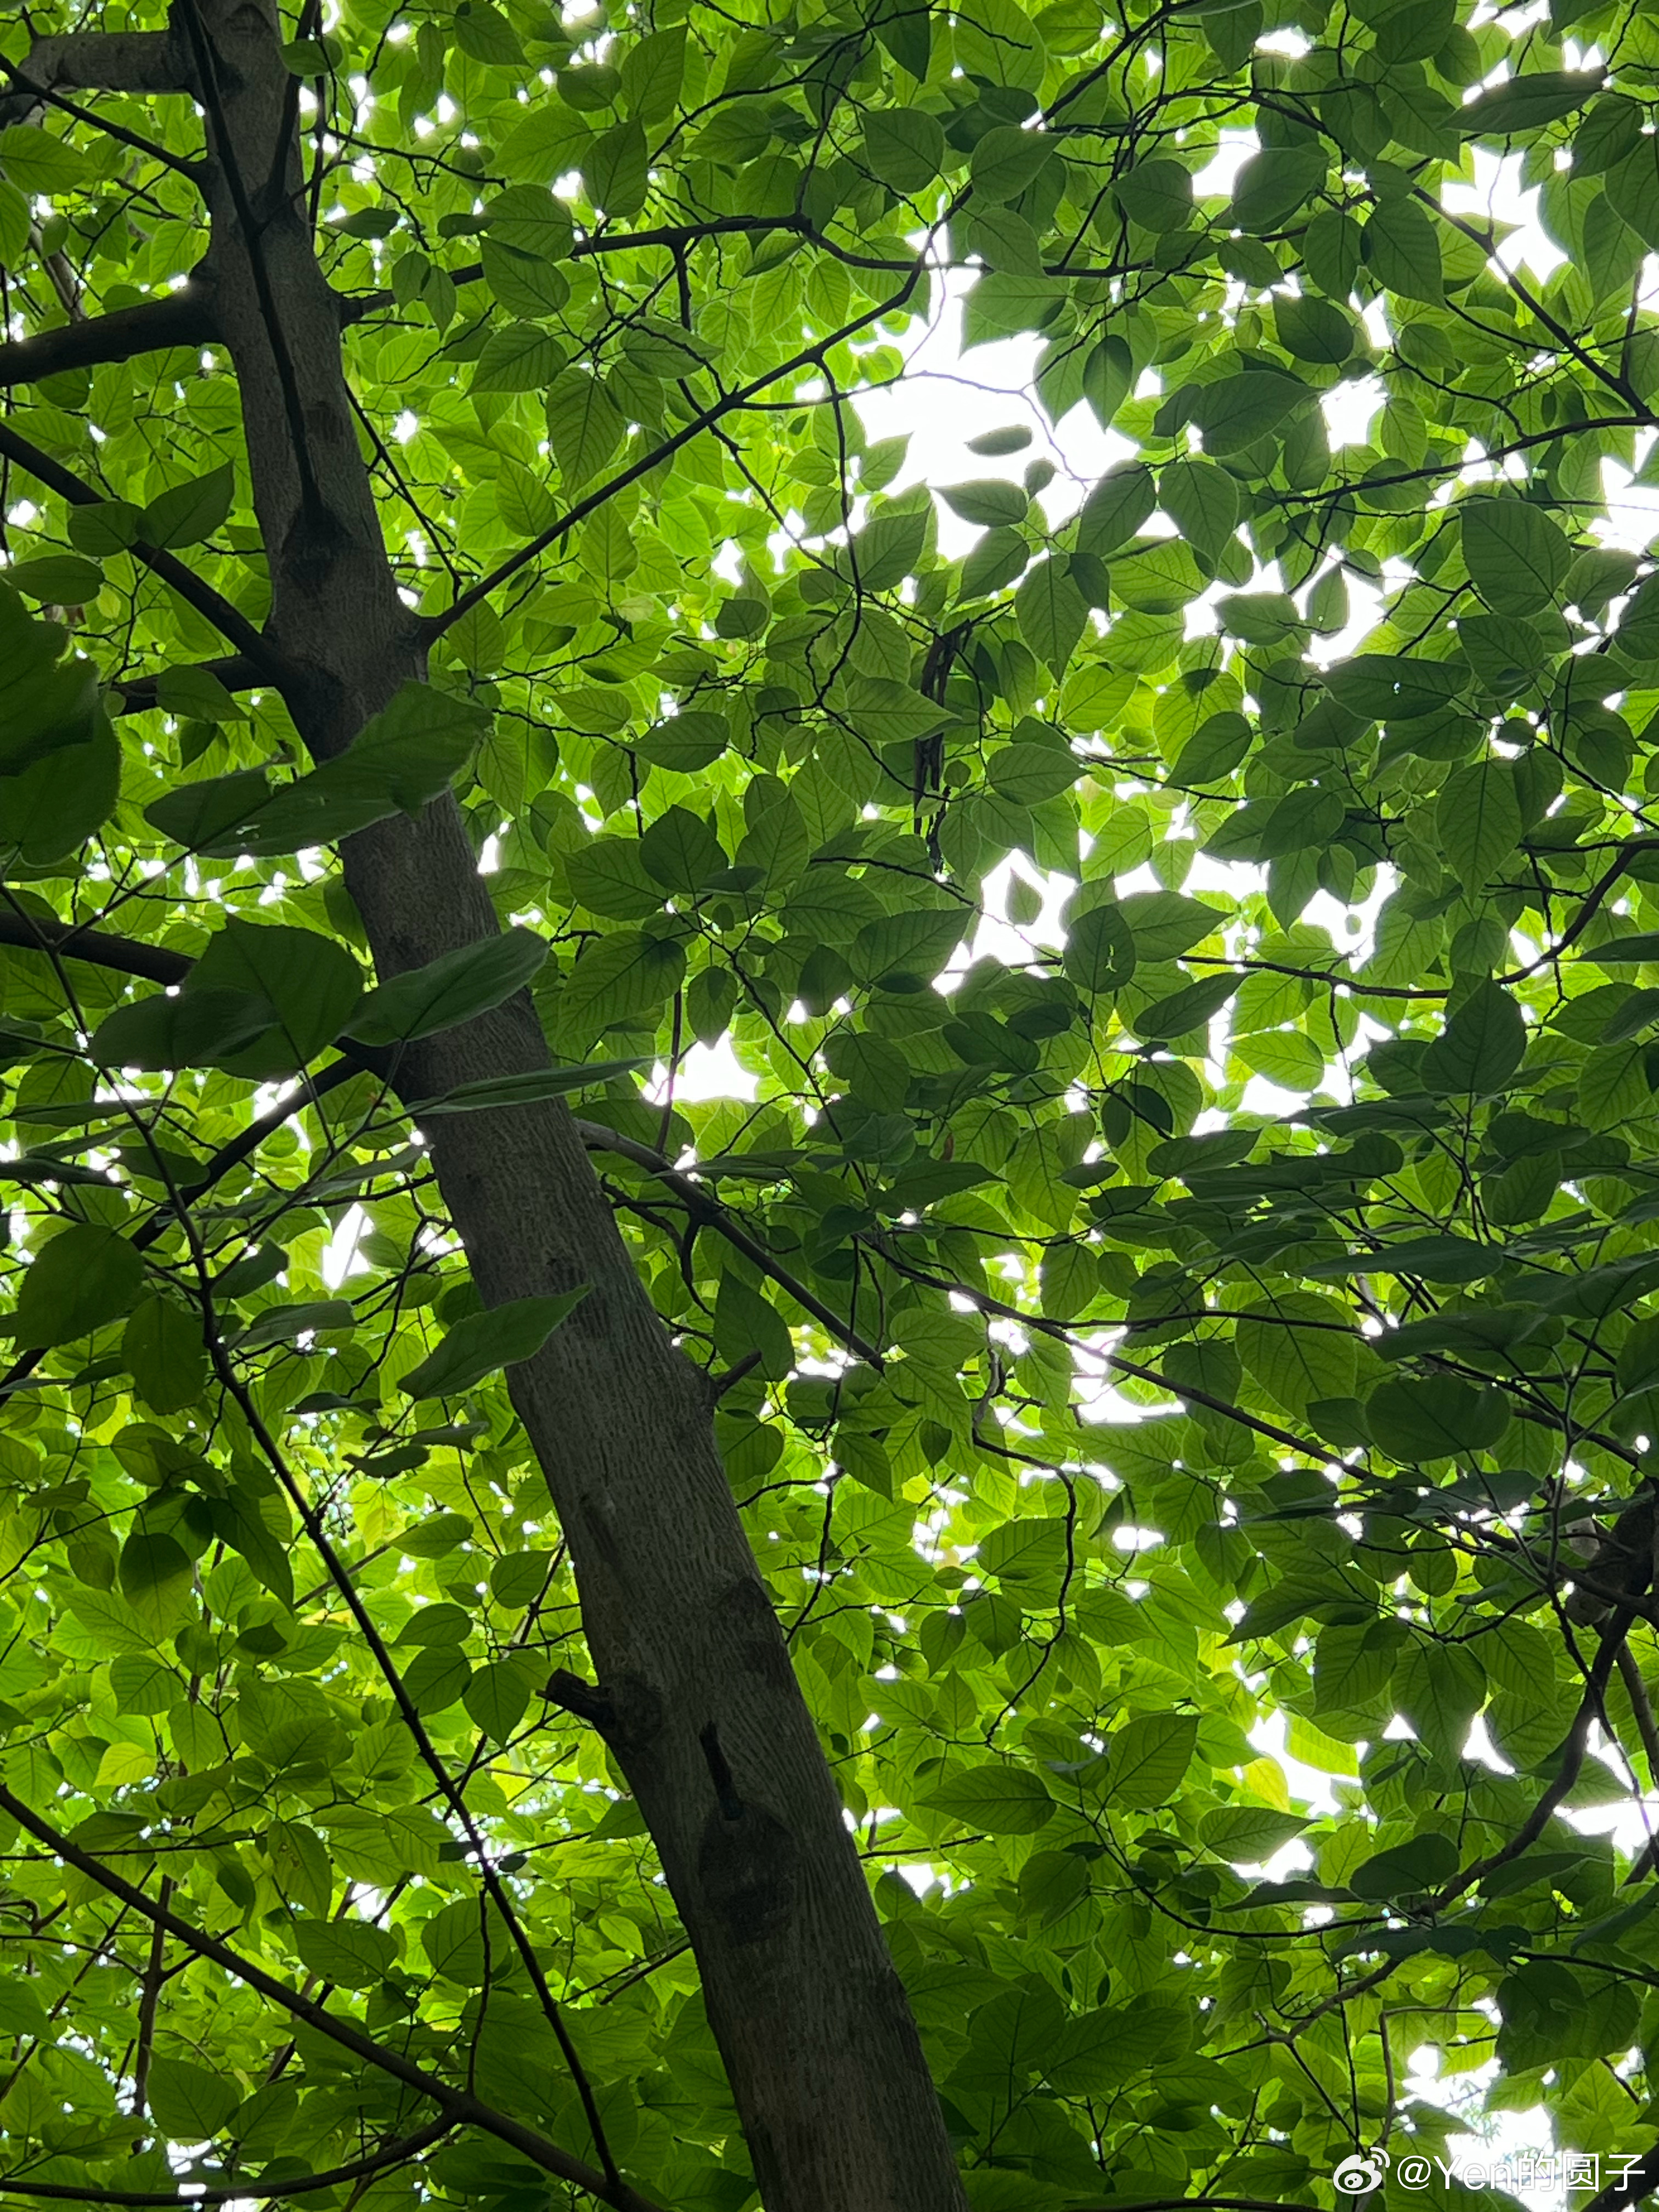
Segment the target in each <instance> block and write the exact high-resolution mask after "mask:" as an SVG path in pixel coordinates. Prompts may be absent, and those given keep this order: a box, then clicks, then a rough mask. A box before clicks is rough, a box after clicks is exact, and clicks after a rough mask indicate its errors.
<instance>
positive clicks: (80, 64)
mask: <svg viewBox="0 0 1659 2212" xmlns="http://www.w3.org/2000/svg"><path fill="white" fill-rule="evenodd" d="M0 66H3V68H4V70H5V73H6V75H7V76H9V78H10V80H11V82H12V85H13V87H14V88H15V92H16V94H17V96H18V98H19V99H21V100H29V101H31V102H32V103H33V105H34V106H39V105H40V101H41V100H42V99H43V98H44V97H45V96H46V94H49V93H52V92H54V91H57V90H58V89H59V88H61V87H65V86H66V87H67V88H69V90H70V91H71V92H130V93H136V94H144V93H155V92H188V91H189V90H190V88H191V83H190V70H189V68H188V65H187V64H186V63H185V55H184V52H183V49H182V47H181V46H180V44H179V40H178V38H177V37H176V36H175V34H174V33H173V32H172V31H170V30H167V31H70V32H66V33H64V34H63V35H62V36H61V37H58V38H49V39H37V40H35V41H34V44H33V46H31V47H30V48H29V51H28V58H27V60H26V61H24V62H23V63H22V64H21V66H19V65H14V64H12V63H9V62H7V63H4V64H0ZM6 107H7V103H6V102H5V101H0V123H9V122H12V121H14V120H15V117H14V116H12V115H11V114H9V113H8V112H6Z"/></svg>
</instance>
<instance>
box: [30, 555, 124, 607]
mask: <svg viewBox="0 0 1659 2212" xmlns="http://www.w3.org/2000/svg"><path fill="white" fill-rule="evenodd" d="M6 580H7V582H8V583H9V585H10V586H12V588H13V590H14V591H19V592H22V593H23V594H24V596H25V597H26V598H27V599H38V600H40V601H41V602H42V603H43V604H51V605H57V606H65V607H80V606H84V605H86V604H87V602H88V600H89V599H96V598H97V596H98V594H99V592H100V589H101V588H102V586H103V581H104V572H103V570H102V569H101V568H100V567H99V566H98V563H97V562H95V561H88V560H83V559H81V558H79V557H77V556H76V555H75V554H73V553H49V554H46V556H43V557H42V558H41V559H40V560H37V561H15V562H13V563H12V565H11V567H10V568H8V569H7V571H6Z"/></svg>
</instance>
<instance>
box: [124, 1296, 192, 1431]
mask: <svg viewBox="0 0 1659 2212" xmlns="http://www.w3.org/2000/svg"><path fill="white" fill-rule="evenodd" d="M121 1358H122V1360H123V1361H124V1363H125V1365H126V1366H127V1367H128V1368H129V1369H131V1373H132V1379H133V1383H134V1384H135V1386H136V1387H137V1392H138V1395H139V1396H140V1397H141V1398H142V1399H143V1401H144V1403H145V1404H146V1405H147V1406H148V1407H149V1409H150V1411H151V1412H152V1413H178V1412H179V1410H180V1408H181V1407H185V1406H188V1405H190V1404H191V1403H192V1402H193V1401H195V1399H196V1398H197V1397H198V1396H199V1395H200V1394H201V1390H202V1386H203V1384H204V1383H205V1382H206V1380H207V1352H206V1349H205V1347H204V1344H203V1341H202V1323H201V1319H200V1316H198V1315H197V1314H195V1313H193V1312H191V1310H189V1309H188V1308H186V1307H185V1306H181V1305H179V1304H177V1303H176V1302H175V1301H174V1300H173V1299H172V1298H169V1297H163V1296H162V1295H161V1293H160V1292H159V1291H152V1292H151V1293H150V1295H149V1297H146V1298H143V1299H141V1300H140V1301H139V1303H138V1304H137V1306H135V1307H134V1309H133V1311H132V1316H131V1319H130V1320H129V1321H128V1322H127V1326H126V1331H125V1334H124V1335H123V1337H122V1339H121Z"/></svg>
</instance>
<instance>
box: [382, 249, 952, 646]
mask: <svg viewBox="0 0 1659 2212" xmlns="http://www.w3.org/2000/svg"><path fill="white" fill-rule="evenodd" d="M924 268H925V264H923V262H922V261H921V258H920V257H918V258H917V261H916V264H915V268H914V269H913V270H911V272H910V274H909V276H907V277H906V279H905V281H904V282H903V283H902V284H901V285H900V286H899V288H898V289H897V290H896V292H894V293H893V294H892V295H890V297H889V298H888V299H885V300H884V301H881V302H880V303H879V305H878V306H875V307H870V308H868V309H866V311H865V312H864V313H861V314H859V315H856V316H854V319H853V320H852V321H851V322H847V323H843V324H842V325H841V327H840V329H839V330H835V331H829V332H827V333H826V334H825V336H824V337H821V338H817V339H815V340H814V341H813V343H811V345H808V346H803V347H801V349H799V352H797V353H793V354H792V355H791V356H790V357H789V359H788V360H787V361H782V362H778V363H777V364H776V365H775V367H774V368H769V369H765V370H763V372H762V373H761V374H760V375H758V376H757V377H753V378H751V379H750V381H749V382H748V383H747V384H744V385H739V386H738V389H737V390H736V391H735V392H724V393H722V394H721V396H720V398H719V399H718V400H717V401H716V402H715V404H714V405H713V406H712V407H705V408H702V409H701V410H699V411H698V412H697V413H696V415H694V416H692V417H691V420H690V422H685V423H683V424H682V425H681V427H680V428H678V430H676V431H675V433H674V435H672V437H670V438H665V439H664V440H663V441H662V443H661V444H660V445H659V446H653V447H652V449H651V451H650V452H649V453H643V454H641V457H640V459H638V460H636V461H635V462H633V463H632V464H631V465H629V467H627V468H625V469H623V470H622V471H620V472H619V473H618V474H617V475H616V476H614V477H611V481H610V482H609V483H605V484H601V485H600V487H599V489H598V490H597V491H594V492H590V493H589V494H588V495H587V497H586V499H580V500H578V501H576V503H575V505H574V507H571V508H570V509H569V510H568V513H564V514H562V515H561V516H560V518H559V520H557V521H556V522H552V523H550V524H549V525H548V526H547V528H546V529H545V530H543V531H538V532H537V534H536V536H535V537H534V538H531V539H529V541H528V542H527V543H526V544H523V545H521V546H520V548H519V550H518V551H517V552H516V553H510V554H509V555H508V556H507V559H506V560H505V561H503V562H500V563H499V564H498V566H497V567H495V568H492V569H491V570H490V572H489V574H488V575H487V576H485V577H483V578H482V579H481V580H480V581H479V582H477V583H476V584H474V585H473V586H472V588H471V591H468V592H462V593H461V595H460V597H459V599H456V600H455V601H453V604H452V605H449V606H447V607H446V608H445V609H444V610H443V611H442V612H441V614H435V615H424V616H422V618H421V622H420V625H419V629H420V638H421V642H422V646H423V647H428V646H431V645H433V644H435V642H436V641H437V640H438V639H439V638H441V636H442V635H443V634H444V632H445V631H446V630H447V629H449V628H450V627H451V625H452V624H453V623H458V622H459V620H460V618H461V617H462V616H463V615H465V614H469V613H470V612H471V610H472V609H473V608H474V607H476V606H477V605H478V604H479V603H480V601H481V600H483V599H488V598H489V594H490V593H491V592H494V591H496V590H498V589H499V588H500V586H501V585H502V584H504V583H505V582H506V581H507V579H508V577H509V576H514V575H516V574H518V572H519V570H520V568H523V567H524V566H525V565H526V562H531V561H533V560H535V558H536V557H537V556H538V554H541V553H544V552H545V551H546V550H547V549H548V547H549V546H550V545H552V544H555V543H556V541H557V540H558V539H559V538H563V537H565V536H566V535H567V534H568V532H570V531H572V530H574V528H575V526H576V525H577V524H578V523H579V522H582V521H585V520H586V518H587V517H588V516H589V515H590V514H593V513H597V512H598V510H599V508H600V507H603V506H604V505H605V501H607V500H609V499H614V498H615V496H616V495H617V493H618V492H619V491H623V490H625V489H627V487H628V486H629V484H631V483H638V482H639V480H640V479H641V477H647V476H649V475H650V473H651V471H653V469H655V468H658V467H659V466H660V465H661V464H662V463H663V462H664V461H665V460H667V459H668V458H669V457H670V455H671V454H673V453H678V452H679V450H680V448H681V447H682V446H688V445H690V442H691V441H692V440H693V439H694V438H696V437H700V436H701V435H702V433H703V432H704V431H705V430H707V429H709V428H712V427H713V425H714V423H716V422H722V421H724V419H725V418H726V416H728V415H731V414H735V413H737V412H738V410H741V409H742V408H743V407H744V406H746V405H747V404H748V403H749V401H750V400H751V399H753V398H757V397H758V396H759V395H760V393H762V392H764V391H766V390H767V389H768V387H769V386H771V385H774V384H776V383H777V382H778V381H779V380H780V379H781V378H782V377H786V376H793V375H796V374H799V372H800V371H801V370H802V369H805V368H822V367H823V359H824V356H826V355H827V354H828V353H829V352H830V351H831V350H832V349H833V348H835V347H836V346H838V345H842V344H843V343H845V342H846V341H847V340H848V339H849V338H854V337H857V336H858V335H859V333H860V331H864V330H867V329H868V328H869V326H870V325H871V324H872V323H876V322H879V321H880V320H881V319H882V317H883V316H884V315H890V314H891V313H893V312H894V311H895V309H896V308H899V307H902V306H903V305H904V303H905V301H907V300H908V298H909V296H910V295H911V293H912V292H914V291H915V288H916V286H917V284H918V283H920V282H921V277H922V276H923V274H924ZM556 458H557V456H555V459H556Z"/></svg>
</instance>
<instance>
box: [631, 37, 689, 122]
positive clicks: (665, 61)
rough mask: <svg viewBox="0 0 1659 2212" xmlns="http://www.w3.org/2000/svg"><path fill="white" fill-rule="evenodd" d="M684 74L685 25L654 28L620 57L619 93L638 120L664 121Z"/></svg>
mask: <svg viewBox="0 0 1659 2212" xmlns="http://www.w3.org/2000/svg"><path fill="white" fill-rule="evenodd" d="M684 77H685V27H684V24H683V23H680V24H675V25H674V26H673V27H671V29H668V30H665V31H653V32H651V33H648V34H647V36H646V37H644V38H642V39H638V40H635V42H634V43H633V44H632V45H631V46H629V50H628V52H627V53H626V54H625V55H624V56H623V64H622V95H623V100H625V101H626V103H627V106H628V112H629V114H630V115H634V116H637V118H639V120H640V121H641V123H664V122H666V121H667V119H668V118H669V117H670V116H671V114H672V113H673V112H674V110H675V108H676V107H678V105H679V98H680V87H681V85H682V83H683V82H684Z"/></svg>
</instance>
